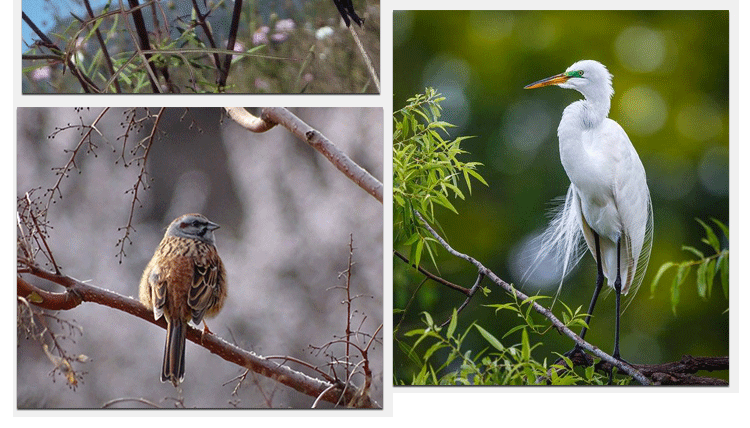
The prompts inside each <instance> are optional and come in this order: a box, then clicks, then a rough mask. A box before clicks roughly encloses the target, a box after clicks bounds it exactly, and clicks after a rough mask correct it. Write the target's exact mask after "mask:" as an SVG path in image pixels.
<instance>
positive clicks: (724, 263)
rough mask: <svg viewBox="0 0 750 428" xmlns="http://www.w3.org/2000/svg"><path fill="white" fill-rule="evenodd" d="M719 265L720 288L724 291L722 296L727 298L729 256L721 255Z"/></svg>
mask: <svg viewBox="0 0 750 428" xmlns="http://www.w3.org/2000/svg"><path fill="white" fill-rule="evenodd" d="M719 265H721V266H720V269H721V289H722V290H723V291H724V297H726V298H727V299H729V256H727V257H722V258H721V261H720V263H719Z"/></svg>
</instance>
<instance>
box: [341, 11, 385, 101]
mask: <svg viewBox="0 0 750 428" xmlns="http://www.w3.org/2000/svg"><path fill="white" fill-rule="evenodd" d="M349 32H350V33H351V34H352V38H354V42H355V43H356V44H357V47H358V48H359V52H360V54H361V55H362V59H363V60H364V61H365V65H366V66H367V71H369V72H370V77H372V81H373V83H375V87H376V88H377V89H378V93H380V79H378V73H377V71H375V67H374V66H373V65H372V60H371V59H370V55H368V54H367V51H366V50H365V47H364V46H362V42H361V41H360V40H359V36H358V35H357V32H356V31H354V26H353V25H351V26H349Z"/></svg>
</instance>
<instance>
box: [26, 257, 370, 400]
mask: <svg viewBox="0 0 750 428" xmlns="http://www.w3.org/2000/svg"><path fill="white" fill-rule="evenodd" d="M21 272H22V274H30V275H33V276H35V277H38V278H42V279H45V280H48V281H51V282H54V283H56V284H59V285H61V286H63V287H65V291H64V292H61V293H53V292H48V291H44V290H41V289H39V288H38V287H35V286H33V285H31V284H30V283H29V282H27V281H26V280H24V279H23V278H22V277H21V275H18V276H17V293H18V296H21V297H24V298H26V299H27V300H28V301H29V302H31V303H33V304H35V305H36V306H39V307H42V308H45V309H52V310H63V309H72V308H74V307H76V306H78V305H79V304H80V303H82V302H93V303H98V304H100V305H103V306H109V307H111V308H114V309H118V310H121V311H123V312H127V313H129V314H131V315H134V316H136V317H139V318H142V319H144V320H146V321H148V322H150V323H152V324H156V325H158V326H160V327H162V328H166V326H167V324H166V322H165V320H164V318H161V319H159V320H158V321H155V320H154V315H153V312H151V311H149V310H148V309H147V308H146V307H145V306H143V305H142V304H141V302H139V301H138V300H135V299H133V298H131V297H126V296H123V295H120V294H117V293H114V292H112V291H108V290H104V289H102V288H99V287H95V286H92V285H90V284H88V283H83V282H81V281H78V280H76V279H74V278H71V277H69V276H65V275H56V274H54V273H52V272H48V271H46V270H43V269H39V268H36V267H29V268H26V269H23V270H22V271H21ZM187 339H188V340H190V341H191V342H193V343H195V344H196V345H199V346H202V347H204V348H206V349H207V350H209V351H211V353H213V354H216V355H218V356H219V357H221V358H223V359H224V360H226V361H229V362H232V363H235V364H237V365H240V366H242V367H245V368H247V369H249V370H252V371H254V372H255V373H258V374H260V375H262V376H266V377H268V378H271V379H273V380H275V381H276V382H279V383H282V384H284V385H286V386H289V387H291V388H293V389H295V390H297V391H299V392H301V393H303V394H306V395H309V396H312V397H320V399H321V400H325V401H328V402H331V403H346V404H347V405H349V404H350V403H355V404H357V405H359V406H361V407H367V408H374V407H377V406H378V404H377V403H375V402H374V401H372V400H371V399H370V398H369V396H367V397H362V396H360V395H359V394H358V391H359V388H356V387H353V386H352V385H349V386H348V387H347V386H346V385H344V384H343V383H341V382H337V383H330V382H327V381H322V380H319V379H315V378H312V377H310V376H308V375H306V374H304V373H301V372H298V371H295V370H292V369H291V368H289V367H286V366H283V365H280V364H278V363H275V362H272V361H270V360H268V359H266V358H264V357H262V356H259V355H256V354H254V353H252V352H250V351H246V350H244V349H241V348H239V347H237V346H235V345H232V344H231V343H229V342H227V341H225V340H223V339H222V338H220V337H219V336H217V335H215V334H204V333H203V331H202V330H200V329H197V328H193V327H190V326H188V331H187Z"/></svg>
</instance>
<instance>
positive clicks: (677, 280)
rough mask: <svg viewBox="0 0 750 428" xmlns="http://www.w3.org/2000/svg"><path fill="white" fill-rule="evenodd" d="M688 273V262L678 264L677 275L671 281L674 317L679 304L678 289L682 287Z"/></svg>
mask: <svg viewBox="0 0 750 428" xmlns="http://www.w3.org/2000/svg"><path fill="white" fill-rule="evenodd" d="M689 273H690V262H683V263H680V265H679V267H678V268H677V275H675V276H674V280H672V290H671V291H672V293H671V303H672V313H673V314H674V315H675V316H677V304H678V303H679V302H680V287H681V286H682V283H683V282H685V278H687V275H688V274H689Z"/></svg>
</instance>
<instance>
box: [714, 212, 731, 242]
mask: <svg viewBox="0 0 750 428" xmlns="http://www.w3.org/2000/svg"><path fill="white" fill-rule="evenodd" d="M711 221H713V222H714V223H716V225H717V226H719V228H720V229H721V231H722V232H724V236H726V237H727V239H729V228H728V227H727V225H725V224H724V223H722V222H720V221H719V220H717V219H715V218H713V217H712V218H711Z"/></svg>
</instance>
